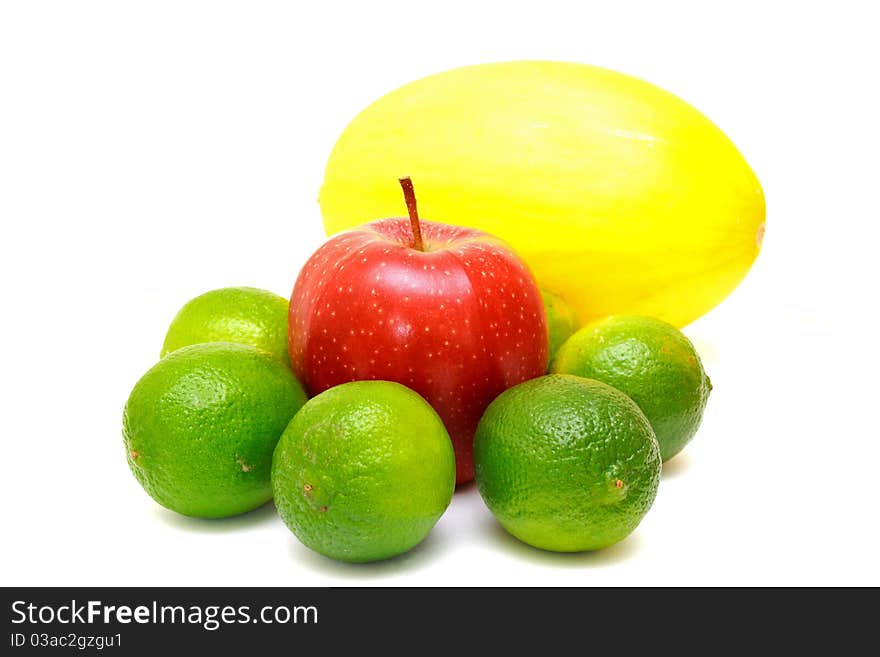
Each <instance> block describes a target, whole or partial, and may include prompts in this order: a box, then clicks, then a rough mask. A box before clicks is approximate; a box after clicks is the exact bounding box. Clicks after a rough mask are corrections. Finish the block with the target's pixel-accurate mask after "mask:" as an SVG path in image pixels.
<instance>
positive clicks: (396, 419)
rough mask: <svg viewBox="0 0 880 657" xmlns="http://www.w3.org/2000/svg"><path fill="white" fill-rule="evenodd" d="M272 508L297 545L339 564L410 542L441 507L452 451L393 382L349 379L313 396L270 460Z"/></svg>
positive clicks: (449, 487) (449, 485) (448, 488)
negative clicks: (273, 499) (274, 507)
mask: <svg viewBox="0 0 880 657" xmlns="http://www.w3.org/2000/svg"><path fill="white" fill-rule="evenodd" d="M272 486H273V489H274V493H275V505H276V507H277V509H278V513H279V514H280V515H281V517H282V518H283V520H284V522H285V523H287V526H288V527H290V529H291V531H293V533H294V534H296V536H297V538H299V540H300V541H302V542H303V543H304V544H305V545H306V546H307V547H309V548H311V549H313V550H315V551H316V552H319V553H321V554H323V555H325V556H328V557H331V558H333V559H338V560H340V561H350V562H365V561H377V560H379V559H387V558H389V557H393V556H395V555H398V554H401V553H403V552H406V551H407V550H409V549H411V548H413V547H415V546H416V545H417V544H418V543H420V542H421V541H422V540H423V539H424V538H425V537H426V536H427V535H428V532H430V531H431V528H432V527H433V526H434V525H435V524H436V522H437V520H438V519H439V518H440V516H441V515H442V514H443V512H444V511H445V510H446V507H447V506H449V502H450V501H451V500H452V493H453V491H454V490H455V455H454V454H453V451H452V443H451V441H450V439H449V435H448V434H447V433H446V429H445V428H444V426H443V422H442V421H441V420H440V418H439V416H438V415H437V414H436V413H435V412H434V410H433V409H432V408H431V407H430V406H429V405H428V403H427V402H426V401H425V400H424V399H422V397H420V396H419V395H418V394H416V393H415V392H413V391H412V390H410V389H409V388H406V387H404V386H402V385H400V384H398V383H390V382H387V381H354V382H352V383H345V384H342V385H339V386H336V387H334V388H330V389H329V390H327V391H325V392H323V393H321V394H320V395H318V396H316V397H313V398H312V399H311V400H309V402H308V403H307V404H306V405H305V406H303V408H302V410H301V411H300V412H299V413H298V414H297V415H296V417H294V419H293V421H292V422H291V423H290V426H288V427H287V430H286V431H285V432H284V435H283V436H282V437H281V440H280V441H279V442H278V447H277V448H276V449H275V457H274V460H273V463H272Z"/></svg>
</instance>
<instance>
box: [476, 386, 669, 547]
mask: <svg viewBox="0 0 880 657" xmlns="http://www.w3.org/2000/svg"><path fill="white" fill-rule="evenodd" d="M474 463H475V466H476V479H477V486H478V487H479V490H480V495H482V497H483V500H484V501H485V502H486V506H488V507H489V510H490V511H491V512H492V513H493V514H494V515H495V517H496V518H497V519H498V521H499V522H500V523H501V525H502V526H503V527H504V528H505V529H506V530H507V531H509V532H510V533H511V534H513V535H514V536H516V537H517V538H518V539H520V540H521V541H523V542H525V543H528V544H529V545H533V546H534V547H538V548H542V549H544V550H553V551H556V552H579V551H582V550H598V549H600V548H603V547H607V546H609V545H611V544H613V543H616V542H618V541H620V540H622V539H624V538H626V537H627V536H628V535H629V534H630V533H631V532H632V531H633V530H634V529H635V528H636V526H637V525H638V524H639V522H641V520H642V518H643V517H644V515H645V514H646V513H647V512H648V509H650V508H651V504H653V502H654V497H655V496H656V494H657V486H658V484H659V482H660V450H659V448H658V446H657V440H656V439H655V438H654V432H653V431H652V430H651V425H650V424H649V423H648V420H647V419H646V418H645V416H644V414H643V413H642V412H641V411H640V410H639V408H638V406H636V405H635V403H634V402H633V401H632V400H631V399H630V398H629V397H627V396H626V395H624V394H623V393H622V392H620V391H619V390H615V389H614V388H612V387H611V386H608V385H606V384H604V383H601V382H599V381H592V380H590V379H583V378H581V377H577V376H569V375H566V374H551V375H548V376H542V377H540V378H537V379H532V380H530V381H526V382H525V383H521V384H519V385H517V386H514V387H513V388H509V389H508V390H506V391H505V392H503V393H501V395H500V396H499V397H498V398H496V399H495V401H493V402H492V403H491V404H490V405H489V408H487V409H486V413H485V414H484V415H483V417H482V419H481V420H480V424H479V426H478V427H477V433H476V436H475V438H474Z"/></svg>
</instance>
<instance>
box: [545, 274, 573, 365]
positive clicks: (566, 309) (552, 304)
mask: <svg viewBox="0 0 880 657" xmlns="http://www.w3.org/2000/svg"><path fill="white" fill-rule="evenodd" d="M541 299H543V301H544V310H545V311H546V313H547V329H548V330H549V333H550V347H549V349H548V350H547V365H548V366H549V365H550V363H552V362H553V357H554V356H555V355H556V352H557V351H559V347H561V346H562V343H563V342H565V341H566V340H568V337H569V336H570V335H571V334H572V333H574V332H575V331H577V330H578V321H577V317H576V316H575V314H574V310H572V308H571V306H569V305H568V304H567V303H565V301H563V299H562V297H560V296H557V295H555V294H553V293H552V292H547V290H541Z"/></svg>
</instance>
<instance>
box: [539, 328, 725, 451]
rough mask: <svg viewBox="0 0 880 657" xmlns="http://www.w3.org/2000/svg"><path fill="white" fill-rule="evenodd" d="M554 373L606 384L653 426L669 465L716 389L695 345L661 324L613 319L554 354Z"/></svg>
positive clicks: (693, 431) (694, 429) (697, 424)
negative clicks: (713, 387) (623, 397)
mask: <svg viewBox="0 0 880 657" xmlns="http://www.w3.org/2000/svg"><path fill="white" fill-rule="evenodd" d="M550 369H551V371H553V372H563V373H567V374H577V375H578V376H584V377H587V378H590V379H598V380H599V381H604V382H605V383H607V384H608V385H611V386H614V387H615V388H617V389H618V390H621V391H623V392H625V393H626V394H627V395H629V396H630V397H631V398H632V399H633V401H635V402H636V403H637V404H638V405H639V407H640V408H641V409H642V412H644V414H645V416H646V417H647V418H648V420H649V421H650V422H651V426H652V427H653V428H654V433H655V434H656V435H657V441H658V442H659V443H660V454H661V455H662V457H663V460H664V461H668V460H669V459H671V458H672V457H673V456H675V455H676V454H678V453H679V452H680V451H681V450H682V449H684V446H685V445H687V444H688V443H689V442H690V440H691V438H693V437H694V434H696V432H697V429H698V428H699V427H700V422H701V421H702V419H703V411H704V410H705V408H706V402H707V401H708V400H709V393H710V392H711V390H712V383H711V381H709V377H708V376H706V372H705V371H704V370H703V364H702V363H701V362H700V356H699V354H697V351H696V349H694V345H693V344H691V341H690V340H688V339H687V338H686V337H685V336H684V334H683V333H682V332H681V331H679V330H678V329H677V328H675V327H674V326H672V325H671V324H667V323H666V322H662V321H660V320H659V319H653V318H650V317H638V316H612V317H607V318H605V319H602V320H599V321H598V322H594V323H592V324H589V325H588V326H585V327H584V328H582V329H581V330H580V331H578V332H577V333H575V334H574V335H573V336H572V337H571V338H569V339H568V340H567V341H566V342H565V344H564V345H563V346H562V347H561V348H560V350H559V352H558V353H557V354H556V359H555V360H554V362H553V364H552V365H551V368H550Z"/></svg>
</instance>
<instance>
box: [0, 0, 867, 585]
mask: <svg viewBox="0 0 880 657" xmlns="http://www.w3.org/2000/svg"><path fill="white" fill-rule="evenodd" d="M870 7H871V3H869V2H863V3H857V2H834V3H831V2H823V3H818V2H817V3H811V2H791V3H786V2H774V3H770V2H745V1H742V0H740V1H738V2H731V3H724V4H722V3H706V2H692V3H682V2H670V1H668V0H667V1H666V2H643V3H634V2H613V3H612V2H596V3H590V2H570V3H561V2H552V1H549V0H542V1H541V2H530V3H518V2H513V1H512V0H507V1H506V2H483V3H480V2H467V3H460V4H459V3H455V2H443V3H422V2H418V1H417V0H409V1H408V2H380V1H378V0H372V1H371V2H361V3H354V2H352V3H338V2H329V1H326V2H296V3H294V2H285V3H273V2H235V3H233V2H219V1H216V0H212V1H210V2H183V1H181V0H174V1H171V2H162V1H158V0H154V1H152V2H118V1H114V2H100V3H99V2H76V3H73V2H54V3H53V2H31V1H28V2H25V1H21V2H14V1H8V2H4V3H2V5H0V226H2V233H0V235H2V237H0V268H2V272H0V273H2V279H0V280H2V285H3V291H2V296H3V303H2V322H0V332H2V343H0V344H2V347H0V348H2V361H0V376H2V391H0V392H2V397H0V398H2V410H0V440H2V450H0V486H2V495H0V499H2V504H3V530H2V534H3V536H2V540H0V553H2V558H0V582H2V584H5V585H12V584H20V585H50V584H95V585H136V584H149V585H173V584H180V585H196V584H206V585H224V584H233V585H327V584H370V585H381V584H401V585H428V584H434V585H449V584H463V585H469V584H473V585H489V584H493V585H508V584H510V585H513V584H517V585H538V584H540V585H556V584H559V585H596V584H621V585H635V584H638V585H644V584H874V585H878V584H880V567H878V554H880V538H878V533H880V530H878V515H880V514H878V503H880V496H878V485H880V484H878V480H877V475H878V471H880V430H878V424H880V419H878V416H877V412H876V407H877V404H878V385H877V380H878V379H877V372H878V367H880V362H878V360H880V359H878V351H880V348H878V340H880V336H878V323H877V321H876V320H877V312H876V306H877V297H878V294H877V282H878V278H880V277H878V266H877V255H876V253H877V247H878V244H880V241H878V225H880V212H878V209H880V201H878V199H880V137H878V134H880V133H878V128H877V125H878V117H880V103H878V99H877V96H876V93H877V88H878V75H880V74H878V65H877V62H880V51H878V46H877V36H876V25H877V22H876V19H874V18H873V17H872V16H871V14H870ZM527 58H543V59H561V60H572V61H580V62H586V63H592V64H597V65H601V66H606V67H609V68H614V69H617V70H621V71H624V72H627V73H630V74H634V75H637V76H639V77H642V78H645V79H647V80H650V81H652V82H654V83H656V84H659V85H661V86H663V87H665V88H667V89H669V90H670V91H672V92H674V93H677V94H679V95H680V96H682V97H683V98H685V99H686V100H688V101H689V102H691V103H692V104H694V105H695V106H696V107H698V108H699V109H701V110H702V111H703V112H705V113H706V114H708V115H709V116H710V117H711V118H712V119H713V120H714V121H715V122H716V123H717V124H718V125H719V126H721V128H722V129H723V130H725V131H726V132H727V133H728V135H729V136H730V137H731V138H732V139H733V140H734V141H735V142H736V143H737V144H738V146H739V147H740V149H741V151H742V152H743V153H744V154H745V156H746V158H747V159H748V160H749V162H750V163H751V165H752V167H753V168H754V170H755V172H756V173H757V175H758V177H759V178H760V179H761V181H762V183H763V186H764V189H765V192H766V195H767V203H768V220H767V235H766V241H765V247H764V251H763V253H762V254H761V256H760V258H759V259H758V261H757V263H756V265H755V267H754V269H753V271H752V272H751V274H750V275H749V277H748V278H747V279H746V281H745V282H744V284H743V285H742V286H740V287H739V288H738V289H737V290H736V291H735V293H734V294H733V295H731V296H730V297H729V298H728V300H727V301H726V302H725V303H723V304H722V305H721V306H720V307H718V308H717V309H715V310H714V311H712V312H711V313H710V314H709V315H707V316H706V317H704V318H703V319H701V320H699V321H697V322H696V323H694V324H692V325H691V326H689V327H688V328H687V329H686V333H687V334H688V335H689V336H691V338H692V339H693V340H694V341H695V342H696V344H697V346H698V348H699V349H700V351H701V352H702V354H703V356H704V360H705V364H706V367H707V370H708V372H709V374H710V375H711V377H712V380H713V382H714V384H715V391H714V393H713V396H712V399H711V401H710V404H709V408H708V410H707V413H706V418H705V422H704V425H703V428H702V429H701V431H700V433H699V434H698V436H697V438H696V439H695V441H694V442H693V443H692V444H691V446H690V447H689V448H688V449H687V452H686V454H684V455H683V456H681V457H679V458H677V459H676V460H675V461H674V462H672V463H671V464H670V465H669V466H668V468H666V470H665V472H664V474H663V480H662V484H661V487H660V492H659V496H658V498H657V501H656V503H655V505H654V508H653V509H652V510H651V512H650V513H649V514H648V516H647V517H646V519H645V520H644V522H643V523H642V525H641V526H640V527H639V528H638V530H637V531H636V533H635V534H634V535H632V536H631V537H630V538H629V539H627V540H626V541H625V542H623V543H621V544H619V545H618V546H615V547H613V548H610V549H607V550H605V551H603V552H599V553H595V554H582V555H555V554H549V553H544V552H540V551H537V550H534V549H531V548H529V547H527V546H525V545H522V544H520V543H518V542H517V541H516V540H514V539H512V538H509V537H508V536H507V535H506V534H504V532H503V531H502V530H500V529H499V528H498V526H497V525H496V523H495V522H494V520H493V519H492V517H491V516H490V515H489V513H488V511H487V510H486V509H485V507H484V506H483V505H482V502H481V500H480V498H479V496H478V494H477V492H476V490H475V489H474V488H473V487H472V486H471V487H468V488H466V489H464V490H462V491H460V492H458V493H457V494H456V496H455V499H454V501H453V503H452V505H451V507H450V508H449V510H448V512H447V513H446V515H445V516H444V517H443V518H442V520H441V521H440V523H439V524H438V526H437V527H436V529H435V530H434V532H433V533H432V534H431V535H430V537H429V539H428V540H427V541H426V542H425V543H424V544H423V545H422V546H420V547H419V548H417V549H416V550H414V551H413V552H411V553H409V554H408V555H405V556H404V557H401V558H398V559H395V560H391V561H388V562H384V563H379V564H373V565H362V566H354V565H344V564H337V563H335V562H332V561H330V560H327V559H324V558H323V557H320V556H318V555H316V554H314V553H311V552H309V551H308V550H306V549H305V548H303V547H301V546H300V545H299V544H298V543H297V541H296V539H295V538H294V537H293V535H292V534H290V533H289V532H288V531H287V529H286V528H285V527H284V526H283V524H282V523H281V521H280V520H279V519H278V518H277V517H276V516H275V515H274V511H273V510H272V508H271V505H270V506H268V507H266V508H264V509H262V510H259V511H256V512H254V513H251V514H248V515H246V516H243V517H239V518H235V519H230V520H226V521H200V520H193V519H187V518H183V517H179V516H176V515H174V514H173V513H171V512H168V511H165V510H163V509H161V508H159V507H158V506H157V505H156V504H155V503H153V502H152V500H151V499H150V498H148V497H147V496H146V494H144V493H143V491H142V490H141V489H140V488H139V486H138V484H137V483H136V482H135V480H134V478H133V477H132V476H131V474H130V473H129V471H128V468H127V466H126V463H125V458H124V451H123V447H122V439H121V435H120V418H121V412H122V407H123V405H124V403H125V400H126V398H127V396H128V393H129V390H130V388H131V387H132V385H133V384H134V383H135V381H136V380H137V379H138V378H139V377H140V375H141V374H142V373H143V372H144V371H145V370H146V369H148V368H149V367H150V366H151V365H152V364H153V363H154V362H155V361H156V359H157V357H158V353H159V349H160V346H161V343H162V339H163V336H164V332H165V329H166V327H167V324H168V322H169V321H170V320H171V318H172V317H173V315H174V313H175V312H176V310H177V308H178V307H179V306H180V305H181V304H183V303H184V302H185V301H187V300H188V299H189V298H190V297H192V296H194V295H196V294H199V293H201V292H203V291H206V290H208V289H213V288H216V287H222V286H227V285H253V286H257V287H264V288H267V289H271V290H274V291H276V292H278V293H280V294H282V295H285V296H286V295H287V294H289V291H290V289H291V287H292V285H293V281H294V278H295V276H296V273H297V270H298V268H299V266H300V265H301V264H302V263H303V261H304V260H305V258H306V257H307V256H308V255H309V254H310V253H311V252H312V251H313V250H314V249H315V248H316V247H317V246H318V245H319V244H320V243H321V241H322V239H323V231H322V227H321V221H320V214H319V209H318V206H317V203H316V197H317V190H318V187H319V185H320V182H321V178H322V174H323V167H324V163H325V161H326V158H327V156H328V154H329V151H330V149H331V147H332V145H333V143H334V141H335V139H336V137H337V136H338V134H339V132H340V131H341V130H342V128H343V127H344V126H345V125H346V123H347V122H348V121H349V120H350V119H351V118H352V117H353V116H354V114H355V113H357V111H359V110H360V109H361V108H362V107H364V106H365V105H366V104H368V103H369V102H371V101H372V100H374V99H375V98H376V97H378V96H380V95H382V94H383V93H385V92H387V91H389V90H391V89H393V88H395V87H396V86H398V85H400V84H402V83H405V82H407V81H409V80H412V79H415V78H418V77H421V76H423V75H426V74H429V73H433V72H437V71H440V70H444V69H447V68H451V67H454V66H458V65H463V64H470V63H477V62H486V61H497V60H506V59H527Z"/></svg>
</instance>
